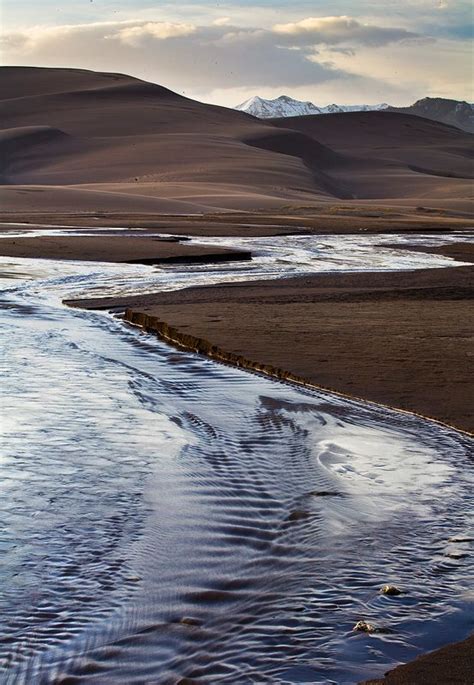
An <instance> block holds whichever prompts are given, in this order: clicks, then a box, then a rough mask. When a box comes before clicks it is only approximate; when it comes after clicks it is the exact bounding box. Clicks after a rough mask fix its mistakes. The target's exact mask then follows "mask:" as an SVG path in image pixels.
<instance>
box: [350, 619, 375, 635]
mask: <svg viewBox="0 0 474 685" xmlns="http://www.w3.org/2000/svg"><path fill="white" fill-rule="evenodd" d="M352 630H357V631H358V632H360V633H375V632H376V630H377V629H376V627H375V626H373V625H372V623H367V621H357V623H356V624H355V626H354V627H353V628H352Z"/></svg>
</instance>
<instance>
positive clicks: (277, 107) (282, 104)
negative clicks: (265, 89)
mask: <svg viewBox="0 0 474 685" xmlns="http://www.w3.org/2000/svg"><path fill="white" fill-rule="evenodd" d="M235 109H240V110H241V111H242V112H247V114H252V115H253V116H254V117H259V118H260V119H270V118H271V117H299V116H305V115H307V114H321V110H320V109H319V107H316V105H313V103H312V102H302V101H301V100H294V99H293V98H290V97H289V96H288V95H280V97H279V98H276V99H275V100H265V98H261V97H259V96H258V95H255V97H253V98H250V99H249V100H246V101H245V102H242V104H241V105H237V107H236V108H235Z"/></svg>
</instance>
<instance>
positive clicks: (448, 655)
mask: <svg viewBox="0 0 474 685" xmlns="http://www.w3.org/2000/svg"><path fill="white" fill-rule="evenodd" d="M473 675H474V635H471V636H470V637H468V638H467V640H463V641H462V642H457V643H456V644H453V645H448V646H447V647H442V648H441V649H438V650H436V651H435V652H430V653H429V654H425V655H423V656H420V657H418V659H415V660H414V661H411V662H410V663H408V664H403V665H402V666H398V667H397V668H395V669H393V670H392V671H388V673H387V674H386V675H385V678H380V679H377V680H367V681H366V682H365V683H363V684H362V685H417V684H419V685H441V684H442V685H449V684H454V683H456V685H472V682H473Z"/></svg>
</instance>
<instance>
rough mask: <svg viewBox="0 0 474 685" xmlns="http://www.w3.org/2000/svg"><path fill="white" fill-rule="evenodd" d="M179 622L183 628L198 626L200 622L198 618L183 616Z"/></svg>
mask: <svg viewBox="0 0 474 685" xmlns="http://www.w3.org/2000/svg"><path fill="white" fill-rule="evenodd" d="M179 622H180V623H181V624H183V625H185V626H200V625H201V621H200V620H199V619H198V618H192V617H191V616H183V618H180V619H179Z"/></svg>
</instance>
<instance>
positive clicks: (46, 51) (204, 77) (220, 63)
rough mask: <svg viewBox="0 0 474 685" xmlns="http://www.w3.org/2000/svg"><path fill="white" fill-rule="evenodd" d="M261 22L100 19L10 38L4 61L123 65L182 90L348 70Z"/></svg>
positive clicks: (317, 79) (282, 82) (290, 80)
mask: <svg viewBox="0 0 474 685" xmlns="http://www.w3.org/2000/svg"><path fill="white" fill-rule="evenodd" d="M282 42H283V43H284V41H281V39H280V37H279V36H277V35H276V34H275V33H273V32H272V31H269V30H266V29H262V28H242V27H240V26H232V25H229V24H228V23H227V22H226V23H219V24H218V25H216V24H210V25H208V26H195V25H193V24H186V23H168V22H143V21H141V22H139V21H133V20H127V21H121V22H116V23H114V22H96V23H91V24H81V25H76V26H74V25H64V26H54V27H33V28H31V29H29V30H28V31H23V32H21V31H20V32H16V33H9V34H7V35H5V36H4V45H5V56H6V60H5V61H6V62H7V63H9V64H22V63H23V64H25V63H26V64H38V65H41V66H71V67H82V68H90V69H99V70H109V71H123V72H125V73H131V74H132V75H135V76H139V77H140V78H145V79H149V80H153V81H155V82H158V83H161V84H162V85H165V86H167V87H169V88H172V89H173V90H177V91H179V92H183V91H186V92H201V93H202V92H205V91H206V90H208V91H209V90H212V89H215V88H224V87H232V86H234V87H240V86H248V87H260V86H264V85H266V86H273V85H274V86H282V87H283V86H286V87H289V86H291V85H297V84H315V83H321V82H324V81H326V80H328V79H332V78H343V74H342V73H341V72H340V71H339V70H338V69H334V68H332V67H330V66H329V65H324V64H319V63H317V61H316V62H314V61H310V60H309V59H308V58H307V57H308V56H307V54H306V53H305V52H303V51H298V50H288V49H285V45H282Z"/></svg>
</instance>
